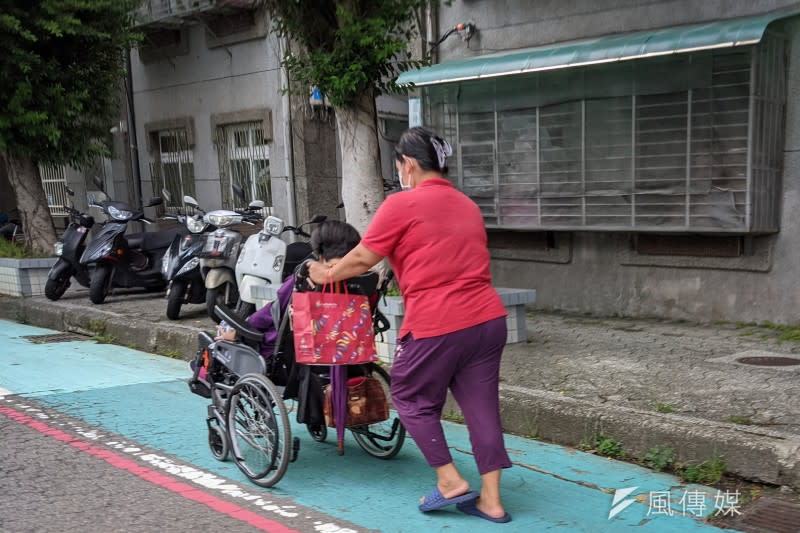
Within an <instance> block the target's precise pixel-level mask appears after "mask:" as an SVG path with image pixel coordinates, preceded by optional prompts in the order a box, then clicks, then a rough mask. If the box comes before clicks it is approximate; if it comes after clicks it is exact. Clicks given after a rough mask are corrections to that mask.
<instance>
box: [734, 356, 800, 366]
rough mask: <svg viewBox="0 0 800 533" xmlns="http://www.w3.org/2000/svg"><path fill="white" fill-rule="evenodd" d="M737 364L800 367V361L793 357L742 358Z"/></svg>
mask: <svg viewBox="0 0 800 533" xmlns="http://www.w3.org/2000/svg"><path fill="white" fill-rule="evenodd" d="M736 362H737V363H742V364H745V365H755V366H793V365H800V359H794V358H792V357H740V358H739V359H737V360H736Z"/></svg>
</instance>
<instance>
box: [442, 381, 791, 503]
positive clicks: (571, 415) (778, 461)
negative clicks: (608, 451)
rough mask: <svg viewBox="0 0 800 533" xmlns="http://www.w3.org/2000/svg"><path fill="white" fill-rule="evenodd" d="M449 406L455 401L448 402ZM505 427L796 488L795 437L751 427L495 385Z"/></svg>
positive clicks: (561, 441) (562, 441)
mask: <svg viewBox="0 0 800 533" xmlns="http://www.w3.org/2000/svg"><path fill="white" fill-rule="evenodd" d="M453 405H454V404H453ZM500 411H501V416H502V419H503V428H504V430H505V431H508V432H511V433H517V434H521V435H529V436H533V437H535V438H537V439H541V440H544V441H548V442H554V443H558V444H562V445H567V446H574V447H579V446H581V444H585V443H586V442H594V441H595V439H596V438H597V437H598V436H601V435H602V436H603V437H604V438H613V439H615V440H617V441H619V442H621V443H622V446H623V448H624V450H625V451H626V452H627V453H628V454H629V455H630V456H632V457H634V458H639V459H641V458H643V457H644V456H645V454H647V452H648V451H649V450H651V449H652V448H654V447H656V446H658V447H665V446H666V447H670V448H673V449H674V450H675V453H676V454H677V455H678V457H679V460H680V461H681V462H688V461H692V462H701V461H705V460H708V459H711V458H712V457H714V456H721V457H723V458H724V459H725V462H726V472H728V473H732V474H735V475H737V476H739V477H741V478H744V479H747V480H752V481H757V482H761V483H768V484H773V485H787V486H790V487H792V488H794V489H798V488H800V436H797V435H793V434H789V433H782V432H778V431H772V430H765V429H760V428H755V427H752V426H744V427H743V426H738V425H736V424H730V423H723V422H715V421H711V420H705V419H700V418H694V417H688V416H681V415H674V414H662V413H653V412H649V411H641V410H637V409H632V408H628V407H620V406H613V405H603V406H598V405H597V404H594V403H591V402H587V401H585V400H577V399H575V398H569V397H565V396H562V395H560V394H557V393H553V392H547V391H540V390H532V389H527V388H524V387H517V386H514V385H507V384H502V383H501V385H500Z"/></svg>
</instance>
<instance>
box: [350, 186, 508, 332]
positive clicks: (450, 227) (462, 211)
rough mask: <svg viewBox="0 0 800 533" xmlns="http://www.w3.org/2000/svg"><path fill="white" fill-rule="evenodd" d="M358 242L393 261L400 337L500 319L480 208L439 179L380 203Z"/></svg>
mask: <svg viewBox="0 0 800 533" xmlns="http://www.w3.org/2000/svg"><path fill="white" fill-rule="evenodd" d="M361 244H362V245H364V246H365V247H366V248H368V249H369V250H371V251H373V252H375V253H376V254H379V255H382V256H384V257H388V258H389V261H390V262H391V264H392V268H393V270H394V272H395V274H396V276H397V279H398V282H399V284H400V290H401V291H402V293H403V301H404V303H405V307H406V314H405V317H404V318H403V327H402V330H401V332H400V335H401V336H403V335H405V334H406V333H408V332H411V334H412V335H413V336H414V338H426V337H435V336H438V335H444V334H445V333H451V332H453V331H458V330H460V329H464V328H467V327H470V326H474V325H477V324H481V323H483V322H486V321H488V320H492V319H495V318H499V317H502V316H505V315H506V310H505V307H503V303H502V301H501V300H500V297H499V296H498V295H497V292H496V291H495V290H494V288H493V287H492V277H491V273H490V271H489V250H488V248H487V239H486V228H485V227H484V225H483V217H482V216H481V213H480V210H479V209H478V206H477V205H475V202H473V201H472V200H470V199H469V198H468V197H467V196H466V195H464V194H463V193H462V192H460V191H459V190H458V189H456V188H455V187H454V186H453V185H452V184H451V183H450V182H449V181H447V180H446V179H441V178H433V179H427V180H425V181H423V182H422V183H420V184H419V185H417V187H416V188H414V189H412V190H409V191H403V192H399V193H396V194H393V195H391V196H389V197H388V198H386V200H385V201H384V202H383V203H382V204H381V206H380V207H379V208H378V211H377V212H376V213H375V217H374V218H373V219H372V222H371V223H370V225H369V228H367V232H366V234H365V235H364V237H363V239H362V240H361Z"/></svg>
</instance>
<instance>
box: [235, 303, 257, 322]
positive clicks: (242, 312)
mask: <svg viewBox="0 0 800 533" xmlns="http://www.w3.org/2000/svg"><path fill="white" fill-rule="evenodd" d="M234 312H235V313H236V314H237V315H239V316H240V317H242V319H244V320H247V317H249V316H250V315H252V314H253V313H255V312H256V304H251V303H250V302H245V301H244V300H239V302H238V303H237V304H236V309H235V310H234Z"/></svg>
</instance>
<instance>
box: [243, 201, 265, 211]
mask: <svg viewBox="0 0 800 533" xmlns="http://www.w3.org/2000/svg"><path fill="white" fill-rule="evenodd" d="M247 208H248V209H250V210H251V211H256V210H258V209H264V202H262V201H261V200H253V201H252V202H250V205H248V206H247Z"/></svg>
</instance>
